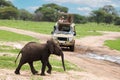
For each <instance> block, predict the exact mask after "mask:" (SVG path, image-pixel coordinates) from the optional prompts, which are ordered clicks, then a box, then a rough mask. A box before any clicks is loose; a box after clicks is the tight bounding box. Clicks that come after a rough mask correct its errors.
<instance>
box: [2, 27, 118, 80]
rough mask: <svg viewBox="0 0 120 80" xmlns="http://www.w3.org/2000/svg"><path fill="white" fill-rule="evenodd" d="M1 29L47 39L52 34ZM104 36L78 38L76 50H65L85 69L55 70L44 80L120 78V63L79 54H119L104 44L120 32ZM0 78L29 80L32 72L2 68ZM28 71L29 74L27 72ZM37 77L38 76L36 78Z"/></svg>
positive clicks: (107, 79)
mask: <svg viewBox="0 0 120 80" xmlns="http://www.w3.org/2000/svg"><path fill="white" fill-rule="evenodd" d="M0 30H7V31H12V32H15V33H19V34H24V35H29V36H32V37H34V38H37V39H40V40H41V41H43V42H44V41H46V40H47V39H49V38H50V37H51V36H50V35H44V34H39V33H35V32H31V31H25V30H20V29H14V28H8V27H0ZM102 33H103V35H102V36H89V37H84V38H81V39H76V50H75V52H69V51H64V54H65V59H66V60H68V61H70V62H72V63H74V64H76V65H77V66H78V67H79V68H81V69H82V70H84V71H81V72H78V71H66V72H65V73H60V72H53V73H52V74H51V75H48V74H47V76H45V77H42V78H43V79H44V80H61V78H62V80H120V64H116V63H112V62H108V61H104V60H96V59H91V58H88V57H83V56H78V55H83V54H87V53H95V54H100V55H111V56H119V57H120V52H119V51H116V50H111V49H109V48H108V47H106V46H103V43H104V41H105V40H111V39H112V40H113V39H116V38H119V37H120V33H119V32H102ZM0 70H1V71H2V73H0V77H2V78H0V79H6V80H13V79H14V80H19V79H18V77H19V78H22V80H29V79H31V74H29V72H23V74H22V75H19V76H18V75H15V74H14V73H13V71H12V70H5V69H0ZM27 73H28V74H27ZM33 77H34V80H37V78H40V77H41V76H40V77H39V76H33ZM35 77H37V78H35Z"/></svg>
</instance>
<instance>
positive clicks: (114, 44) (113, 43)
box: [104, 38, 120, 51]
mask: <svg viewBox="0 0 120 80" xmlns="http://www.w3.org/2000/svg"><path fill="white" fill-rule="evenodd" d="M104 45H106V46H108V47H110V48H111V49H116V50H119V51H120V38H119V39H116V40H107V41H105V44H104Z"/></svg>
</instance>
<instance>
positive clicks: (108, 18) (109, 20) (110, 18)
mask: <svg viewBox="0 0 120 80" xmlns="http://www.w3.org/2000/svg"><path fill="white" fill-rule="evenodd" d="M113 20H114V16H113V15H112V14H106V15H105V17H104V22H105V23H106V24H110V23H112V22H113Z"/></svg>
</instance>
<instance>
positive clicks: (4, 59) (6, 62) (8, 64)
mask: <svg viewBox="0 0 120 80" xmlns="http://www.w3.org/2000/svg"><path fill="white" fill-rule="evenodd" d="M15 59H16V57H14V56H7V55H3V56H0V68H4V69H15V68H16V67H17V65H18V62H19V60H18V62H17V64H15V62H14V61H15ZM50 63H51V65H52V67H53V71H58V72H64V70H63V67H62V63H61V60H58V59H57V58H56V57H55V56H50ZM65 66H66V69H67V71H68V70H76V71H80V69H79V68H78V67H77V66H76V65H75V64H72V63H70V62H68V61H65ZM34 67H35V68H36V70H37V71H40V69H41V63H40V61H36V62H34ZM21 70H29V71H30V67H29V65H28V64H25V65H23V66H22V69H21Z"/></svg>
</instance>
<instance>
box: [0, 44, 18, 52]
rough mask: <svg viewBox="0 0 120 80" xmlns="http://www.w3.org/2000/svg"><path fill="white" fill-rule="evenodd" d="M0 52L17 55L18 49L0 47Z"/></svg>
mask: <svg viewBox="0 0 120 80" xmlns="http://www.w3.org/2000/svg"><path fill="white" fill-rule="evenodd" d="M0 52H4V53H5V52H7V53H18V52H19V49H16V48H13V47H11V46H5V45H0Z"/></svg>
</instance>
